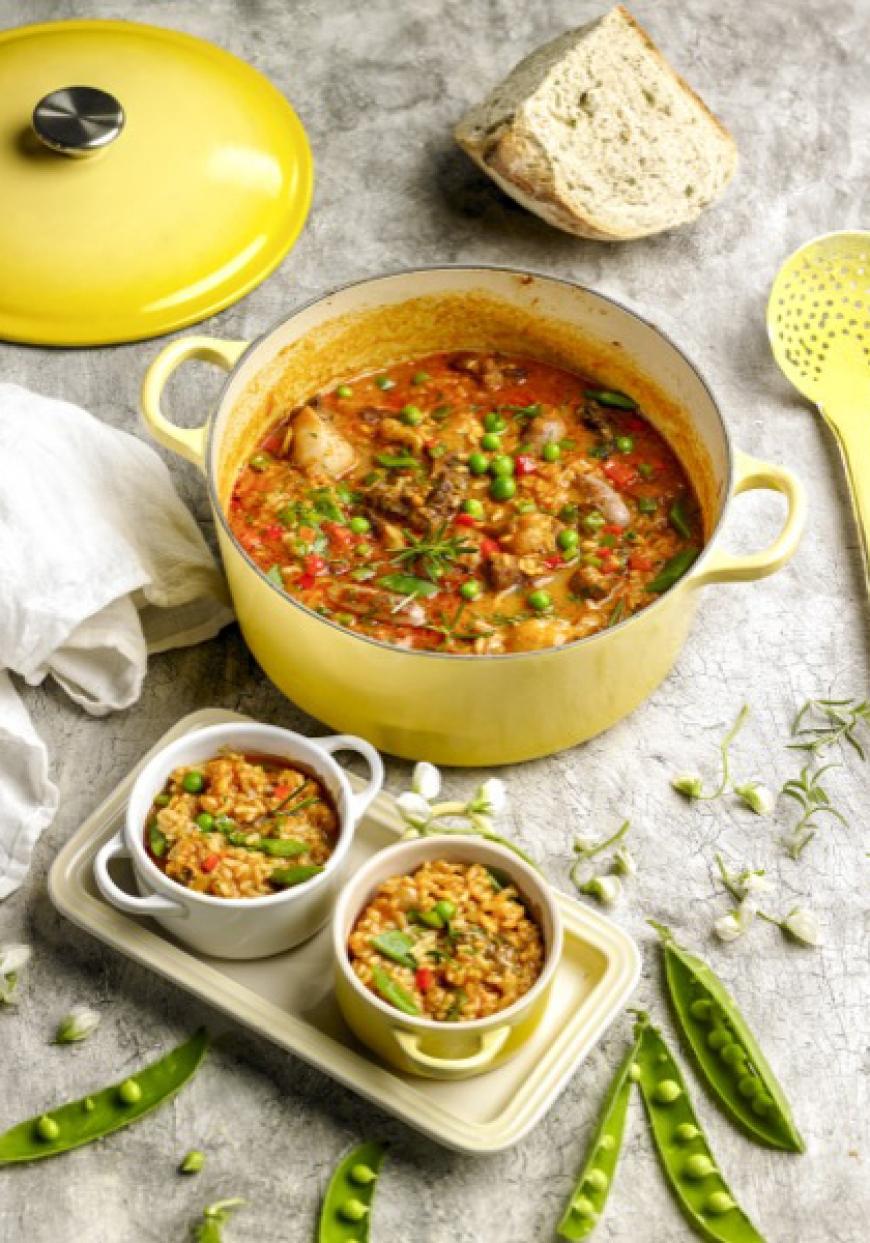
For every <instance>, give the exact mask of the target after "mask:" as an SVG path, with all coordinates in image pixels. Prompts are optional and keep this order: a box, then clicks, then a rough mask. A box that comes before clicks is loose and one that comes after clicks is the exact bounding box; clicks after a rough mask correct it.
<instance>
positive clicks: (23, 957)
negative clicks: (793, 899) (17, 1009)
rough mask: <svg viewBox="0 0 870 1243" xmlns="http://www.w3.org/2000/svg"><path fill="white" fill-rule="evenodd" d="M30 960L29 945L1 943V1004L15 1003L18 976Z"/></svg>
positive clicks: (9, 1004)
mask: <svg viewBox="0 0 870 1243" xmlns="http://www.w3.org/2000/svg"><path fill="white" fill-rule="evenodd" d="M29 961H30V946H29V945H20V944H12V943H10V944H7V945H0V1006H4V1005H5V1006H11V1005H14V1004H15V1000H16V999H15V987H16V985H17V983H18V976H19V974H20V973H21V971H22V969H23V968H24V967H26V966H27V963H28V962H29Z"/></svg>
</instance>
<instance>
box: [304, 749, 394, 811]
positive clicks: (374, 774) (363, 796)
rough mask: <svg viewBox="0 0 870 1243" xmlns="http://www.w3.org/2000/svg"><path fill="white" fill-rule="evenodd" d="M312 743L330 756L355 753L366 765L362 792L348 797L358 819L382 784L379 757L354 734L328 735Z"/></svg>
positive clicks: (382, 769) (381, 762)
mask: <svg viewBox="0 0 870 1243" xmlns="http://www.w3.org/2000/svg"><path fill="white" fill-rule="evenodd" d="M312 742H314V743H316V744H317V746H318V747H322V748H323V750H324V751H328V752H329V754H330V755H333V754H334V753H335V752H336V751H355V752H356V754H357V755H361V756H362V758H363V759H364V760H365V762H366V763H367V764H368V766H369V780H368V784H367V785H366V787H365V789H364V790H360V792H359V794H351V796H350V802H351V806H352V808H353V814H354V818H355V819H359V817H360V816H361V815H362V814H363V812H364V811H365V809H366V808H367V807H368V805H369V803H370V802H371V801H372V799H373V798H374V797H375V795H376V794H377V793H378V791H379V790H380V788H381V786H382V785H383V784H384V764H383V761H382V759H381V757H380V755H379V754H378V752H377V751H376V750H375V748H374V747H373V746H372V744H371V743H370V742H366V740H365V739H364V738H357V737H356V735H355V734H329V735H327V736H326V737H325V738H313V739H312Z"/></svg>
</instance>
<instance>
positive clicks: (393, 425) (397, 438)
mask: <svg viewBox="0 0 870 1243" xmlns="http://www.w3.org/2000/svg"><path fill="white" fill-rule="evenodd" d="M375 434H376V435H377V437H378V439H379V440H383V441H385V442H386V443H387V444H391V445H404V446H405V447H406V448H408V449H410V450H411V451H412V452H413V453H419V452H420V451H421V450H422V448H423V445H424V444H425V443H426V437H425V436H424V435H423V433H422V432H420V431H418V430H417V429H416V428H415V427H407V426H406V425H405V424H404V423H400V422H399V420H398V419H394V418H392V417H391V416H388V417H386V418H384V419H382V420H381V422H380V423H379V425H378V429H377V432H376V433H375Z"/></svg>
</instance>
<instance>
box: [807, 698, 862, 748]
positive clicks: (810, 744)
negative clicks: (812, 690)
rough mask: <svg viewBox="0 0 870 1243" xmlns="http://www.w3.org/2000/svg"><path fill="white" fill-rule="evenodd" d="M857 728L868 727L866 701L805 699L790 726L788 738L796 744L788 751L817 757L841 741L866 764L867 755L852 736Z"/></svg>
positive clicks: (856, 738)
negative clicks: (790, 737)
mask: <svg viewBox="0 0 870 1243" xmlns="http://www.w3.org/2000/svg"><path fill="white" fill-rule="evenodd" d="M861 725H867V726H870V700H867V699H862V700H858V699H808V700H807V702H806V703H805V704H804V706H803V707H802V708H801V710H800V711H799V712H798V714H797V716H796V717H795V719H794V721H793V722H792V726H791V732H792V737H793V738H795V739H797V741H796V742H791V743H789V748H790V749H791V750H793V751H810V752H812V754H813V755H820V756H821V755H824V754H825V752H826V751H827V750H828V749H829V747H832V746H834V745H835V744H836V743H838V742H842V741H844V740H845V741H846V742H847V743H848V744H849V746H850V747H852V749H853V750H854V751H856V752H857V753H858V755H859V756H860V758H861V759H862V760H866V758H867V753H866V752H865V750H864V746H863V744H862V743H861V741H860V739H859V738H858V737H857V735H856V732H855V731H856V730H857V729H858V728H859V727H860V726H861Z"/></svg>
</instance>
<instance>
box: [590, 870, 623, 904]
mask: <svg viewBox="0 0 870 1243" xmlns="http://www.w3.org/2000/svg"><path fill="white" fill-rule="evenodd" d="M580 892H581V893H588V894H589V896H590V897H592V898H597V899H598V901H599V902H602V903H603V904H604V905H605V906H615V905H616V903H617V902H618V901H619V899H620V898H621V897H622V881H621V880H620V879H619V877H618V876H593V877H592V879H591V880H588V881H586V883H585V885H581V886H580Z"/></svg>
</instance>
